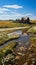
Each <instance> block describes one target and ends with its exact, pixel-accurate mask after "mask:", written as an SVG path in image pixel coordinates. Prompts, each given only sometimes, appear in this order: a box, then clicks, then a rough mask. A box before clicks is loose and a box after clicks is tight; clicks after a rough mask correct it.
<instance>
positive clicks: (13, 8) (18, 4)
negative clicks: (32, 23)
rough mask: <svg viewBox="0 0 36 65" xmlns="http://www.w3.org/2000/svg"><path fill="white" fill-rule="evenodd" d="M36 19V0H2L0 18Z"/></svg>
mask: <svg viewBox="0 0 36 65" xmlns="http://www.w3.org/2000/svg"><path fill="white" fill-rule="evenodd" d="M27 16H28V17H30V19H36V0H0V20H6V19H8V20H9V19H19V18H21V17H27Z"/></svg>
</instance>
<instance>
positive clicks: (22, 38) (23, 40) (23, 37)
mask: <svg viewBox="0 0 36 65" xmlns="http://www.w3.org/2000/svg"><path fill="white" fill-rule="evenodd" d="M13 33H14V34H15V33H17V34H19V35H20V37H19V38H18V39H14V40H9V41H7V42H5V44H4V45H2V46H0V49H1V48H3V47H5V46H7V45H8V44H10V42H20V43H22V44H23V43H24V45H26V42H29V40H30V36H29V35H25V34H24V35H23V34H22V31H21V30H18V31H15V32H13ZM13 33H12V34H13ZM22 44H20V45H22Z"/></svg>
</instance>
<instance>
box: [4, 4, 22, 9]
mask: <svg viewBox="0 0 36 65" xmlns="http://www.w3.org/2000/svg"><path fill="white" fill-rule="evenodd" d="M3 7H6V8H14V9H19V8H23V6H19V5H4V6H3Z"/></svg>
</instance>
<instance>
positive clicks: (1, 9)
mask: <svg viewBox="0 0 36 65" xmlns="http://www.w3.org/2000/svg"><path fill="white" fill-rule="evenodd" d="M0 11H8V9H6V8H0Z"/></svg>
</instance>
